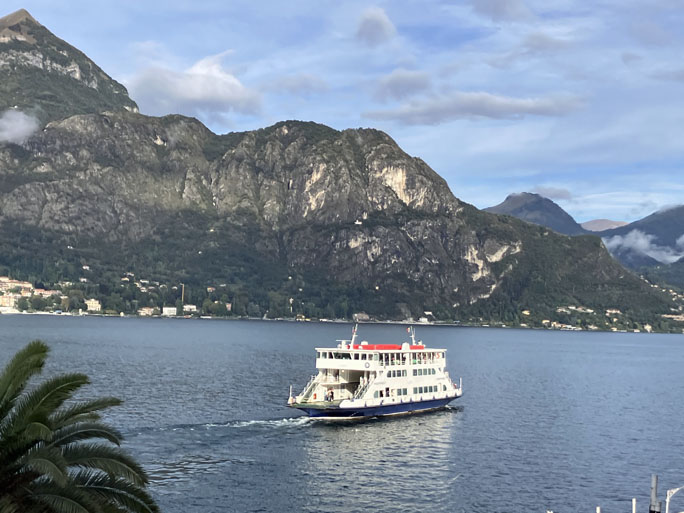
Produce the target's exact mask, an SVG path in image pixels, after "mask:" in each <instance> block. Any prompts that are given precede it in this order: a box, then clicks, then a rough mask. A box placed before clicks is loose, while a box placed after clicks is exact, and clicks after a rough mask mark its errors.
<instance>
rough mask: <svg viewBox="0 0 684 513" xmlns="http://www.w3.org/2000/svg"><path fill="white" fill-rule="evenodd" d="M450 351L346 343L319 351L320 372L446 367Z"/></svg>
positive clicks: (397, 345)
mask: <svg viewBox="0 0 684 513" xmlns="http://www.w3.org/2000/svg"><path fill="white" fill-rule="evenodd" d="M445 358H446V349H428V348H427V347H425V345H423V344H422V343H413V344H411V343H409V342H404V343H403V344H369V343H368V342H361V343H360V344H354V343H353V342H352V341H347V340H343V341H340V344H339V345H338V346H337V347H317V348H316V368H318V369H349V370H374V369H378V368H384V367H387V366H392V365H421V366H425V365H434V366H440V367H443V366H444V364H445Z"/></svg>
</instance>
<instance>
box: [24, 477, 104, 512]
mask: <svg viewBox="0 0 684 513" xmlns="http://www.w3.org/2000/svg"><path fill="white" fill-rule="evenodd" d="M31 499H32V500H33V501H34V502H35V503H38V504H41V505H44V506H47V508H46V509H44V510H43V511H45V512H46V513H104V512H103V509H102V508H101V507H100V505H99V504H98V503H97V501H94V500H93V499H92V498H91V496H90V494H88V493H87V492H85V491H83V490H81V489H80V488H79V487H77V486H73V487H58V486H55V485H54V484H51V483H43V484H40V485H38V486H36V487H35V488H34V490H33V491H32V494H31Z"/></svg>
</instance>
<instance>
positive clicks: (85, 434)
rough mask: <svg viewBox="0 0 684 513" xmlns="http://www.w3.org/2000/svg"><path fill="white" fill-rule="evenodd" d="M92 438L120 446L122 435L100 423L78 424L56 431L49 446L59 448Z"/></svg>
mask: <svg viewBox="0 0 684 513" xmlns="http://www.w3.org/2000/svg"><path fill="white" fill-rule="evenodd" d="M94 438H101V439H103V440H108V441H109V442H111V443H113V444H115V445H121V440H122V438H123V435H122V434H121V433H120V432H119V431H118V430H117V429H114V428H113V427H111V426H108V425H107V424H103V423H102V422H80V423H78V424H72V425H69V426H66V427H63V428H61V429H58V430H56V431H55V432H54V433H53V438H52V441H51V443H50V444H51V445H54V446H60V445H67V444H71V443H74V442H78V441H80V440H87V439H91V440H92V439H94Z"/></svg>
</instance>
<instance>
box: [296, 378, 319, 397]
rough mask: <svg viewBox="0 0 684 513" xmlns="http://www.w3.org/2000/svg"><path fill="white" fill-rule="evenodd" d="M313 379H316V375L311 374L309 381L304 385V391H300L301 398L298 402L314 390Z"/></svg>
mask: <svg viewBox="0 0 684 513" xmlns="http://www.w3.org/2000/svg"><path fill="white" fill-rule="evenodd" d="M315 381H316V376H311V379H310V380H309V382H308V383H307V384H306V386H305V387H304V392H302V399H301V401H300V402H304V401H306V400H307V399H308V398H309V397H310V396H311V394H312V393H313V391H314V388H316V383H315Z"/></svg>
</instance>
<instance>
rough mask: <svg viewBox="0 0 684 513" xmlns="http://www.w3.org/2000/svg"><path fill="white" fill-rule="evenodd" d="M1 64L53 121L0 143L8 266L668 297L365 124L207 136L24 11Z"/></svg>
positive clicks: (419, 303)
mask: <svg viewBox="0 0 684 513" xmlns="http://www.w3.org/2000/svg"><path fill="white" fill-rule="evenodd" d="M0 67H1V68H2V69H3V71H5V72H7V75H6V76H7V77H8V80H7V81H3V82H2V83H1V84H0V87H2V88H4V89H3V94H1V95H0V98H2V101H4V102H5V104H6V105H11V106H14V105H19V106H38V107H37V108H38V109H39V111H40V112H42V113H43V114H44V115H45V119H49V120H51V121H50V122H49V123H48V124H47V125H46V126H45V127H44V129H42V130H40V131H38V132H35V133H34V134H33V135H32V136H31V137H30V138H28V139H27V140H24V141H22V142H21V144H17V143H16V142H15V143H10V142H4V143H3V142H1V141H0V266H3V267H4V268H5V269H7V270H9V271H13V270H14V271H15V272H21V273H24V274H25V275H26V277H33V279H36V280H41V279H48V278H47V277H50V279H61V278H69V279H75V278H76V277H77V276H78V270H79V269H80V268H81V265H82V264H87V265H88V266H89V267H90V268H91V269H92V270H93V271H97V272H100V274H101V275H105V274H106V275H108V276H110V277H111V276H113V277H114V278H113V280H114V281H116V280H118V276H120V273H123V272H126V271H134V272H135V273H136V274H137V275H138V276H140V275H143V276H145V277H147V278H152V279H158V280H160V281H161V280H167V281H173V280H176V281H183V282H184V283H190V284H193V283H194V284H197V285H200V286H202V287H205V286H206V285H209V284H216V283H219V284H220V283H225V284H228V285H231V286H234V288H237V289H239V290H242V291H243V292H244V294H248V295H249V296H250V298H255V299H254V301H259V302H260V304H263V305H266V306H267V305H268V302H269V301H270V299H266V294H267V293H268V292H269V291H271V292H275V293H278V294H279V295H280V297H282V298H292V300H297V301H302V302H310V303H312V304H315V305H318V306H319V307H320V308H323V307H325V306H326V305H328V307H330V305H333V304H335V305H336V304H337V303H339V302H342V303H345V304H346V305H347V306H348V307H349V308H348V309H347V307H346V306H345V307H343V308H341V311H359V310H366V311H368V312H369V313H371V314H376V315H378V316H385V317H394V318H403V317H406V316H407V315H414V316H418V315H422V313H423V312H424V311H425V310H430V311H433V312H435V314H436V315H437V316H438V317H442V318H452V319H453V318H459V317H475V318H477V317H482V318H499V319H502V320H505V319H515V318H516V317H517V316H518V314H519V313H520V310H521V309H523V308H530V307H534V308H538V309H539V311H541V312H546V311H555V308H556V307H557V306H559V305H560V304H572V303H579V304H585V305H589V306H593V307H595V308H597V309H599V308H601V307H603V306H606V307H614V306H616V304H617V303H618V302H619V306H621V307H622V309H623V310H629V309H630V308H631V307H633V308H634V309H635V310H639V309H641V310H640V311H648V312H647V313H653V311H654V309H658V308H662V307H664V304H663V302H662V301H661V300H660V298H657V297H655V296H654V294H653V293H652V292H651V291H650V289H649V288H648V287H647V286H646V285H644V284H643V283H642V282H641V281H640V280H639V279H638V278H637V277H635V276H633V275H631V274H629V273H627V272H626V271H625V270H624V269H623V268H621V267H620V266H619V265H617V264H616V263H615V262H614V261H613V260H612V259H611V258H610V256H609V255H608V253H607V252H606V250H605V248H604V247H603V246H602V244H601V243H600V239H598V238H597V237H577V238H570V237H566V236H562V235H558V234H556V233H553V232H552V231H550V230H548V229H546V228H543V227H539V226H534V225H530V224H527V223H524V222H522V221H519V220H517V219H513V218H510V217H505V216H495V215H493V214H488V213H485V212H480V211H478V210H477V209H475V208H474V207H472V206H470V205H468V204H466V203H464V202H462V201H460V200H458V199H457V198H456V197H454V195H453V194H452V193H451V191H450V190H449V188H448V187H447V185H446V183H445V181H444V180H443V179H442V178H441V177H439V176H438V175H437V174H436V173H435V172H434V171H433V170H432V169H430V168H429V167H428V166H427V165H426V164H425V163H424V162H423V161H422V160H420V159H417V158H414V157H411V156H409V155H407V154H406V153H404V152H403V151H402V150H401V149H400V148H399V147H398V146H397V145H396V143H395V142H394V141H393V140H392V139H391V138H390V137H389V136H388V135H387V134H384V133H382V132H379V131H377V130H368V129H356V130H345V131H342V132H339V131H336V130H333V129H331V128H329V127H326V126H323V125H319V124H316V123H305V122H298V121H287V122H281V123H278V124H276V125H274V126H271V127H268V128H265V129H261V130H256V131H252V132H243V133H231V134H226V135H216V134H213V133H212V132H210V131H209V130H208V129H207V128H206V127H204V126H203V125H202V124H201V123H200V122H198V121H197V120H195V119H190V118H186V117H183V116H166V117H163V118H151V117H147V116H143V115H140V114H138V113H136V112H134V111H135V110H136V108H135V104H134V103H133V102H131V101H130V100H129V99H128V97H127V95H126V93H125V89H123V88H122V87H121V86H120V85H119V84H116V83H115V82H113V81H112V80H111V79H109V77H107V76H106V75H105V74H104V72H102V71H101V70H100V69H99V68H98V67H97V66H95V65H94V63H92V62H90V61H89V60H87V58H85V56H84V55H83V54H81V53H80V52H79V51H78V50H76V49H73V48H72V47H69V46H68V45H66V43H64V42H62V41H60V40H58V39H57V38H55V37H54V36H52V35H51V34H49V32H47V30H46V29H44V27H42V26H40V25H39V24H38V23H37V22H35V20H33V19H32V18H30V16H29V15H28V13H25V12H19V13H15V15H12V16H10V17H6V18H3V19H2V20H0ZM37 83H38V84H42V85H41V87H43V89H41V90H44V91H47V92H48V93H49V94H47V96H46V95H42V94H37V93H36V90H35V85H36V84H37ZM67 86H68V87H67ZM1 108H2V105H0V109H1ZM103 293H104V292H103ZM106 293H109V292H106ZM271 299H272V298H271ZM250 300H251V299H250ZM643 305H648V306H647V307H644V306H643Z"/></svg>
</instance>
